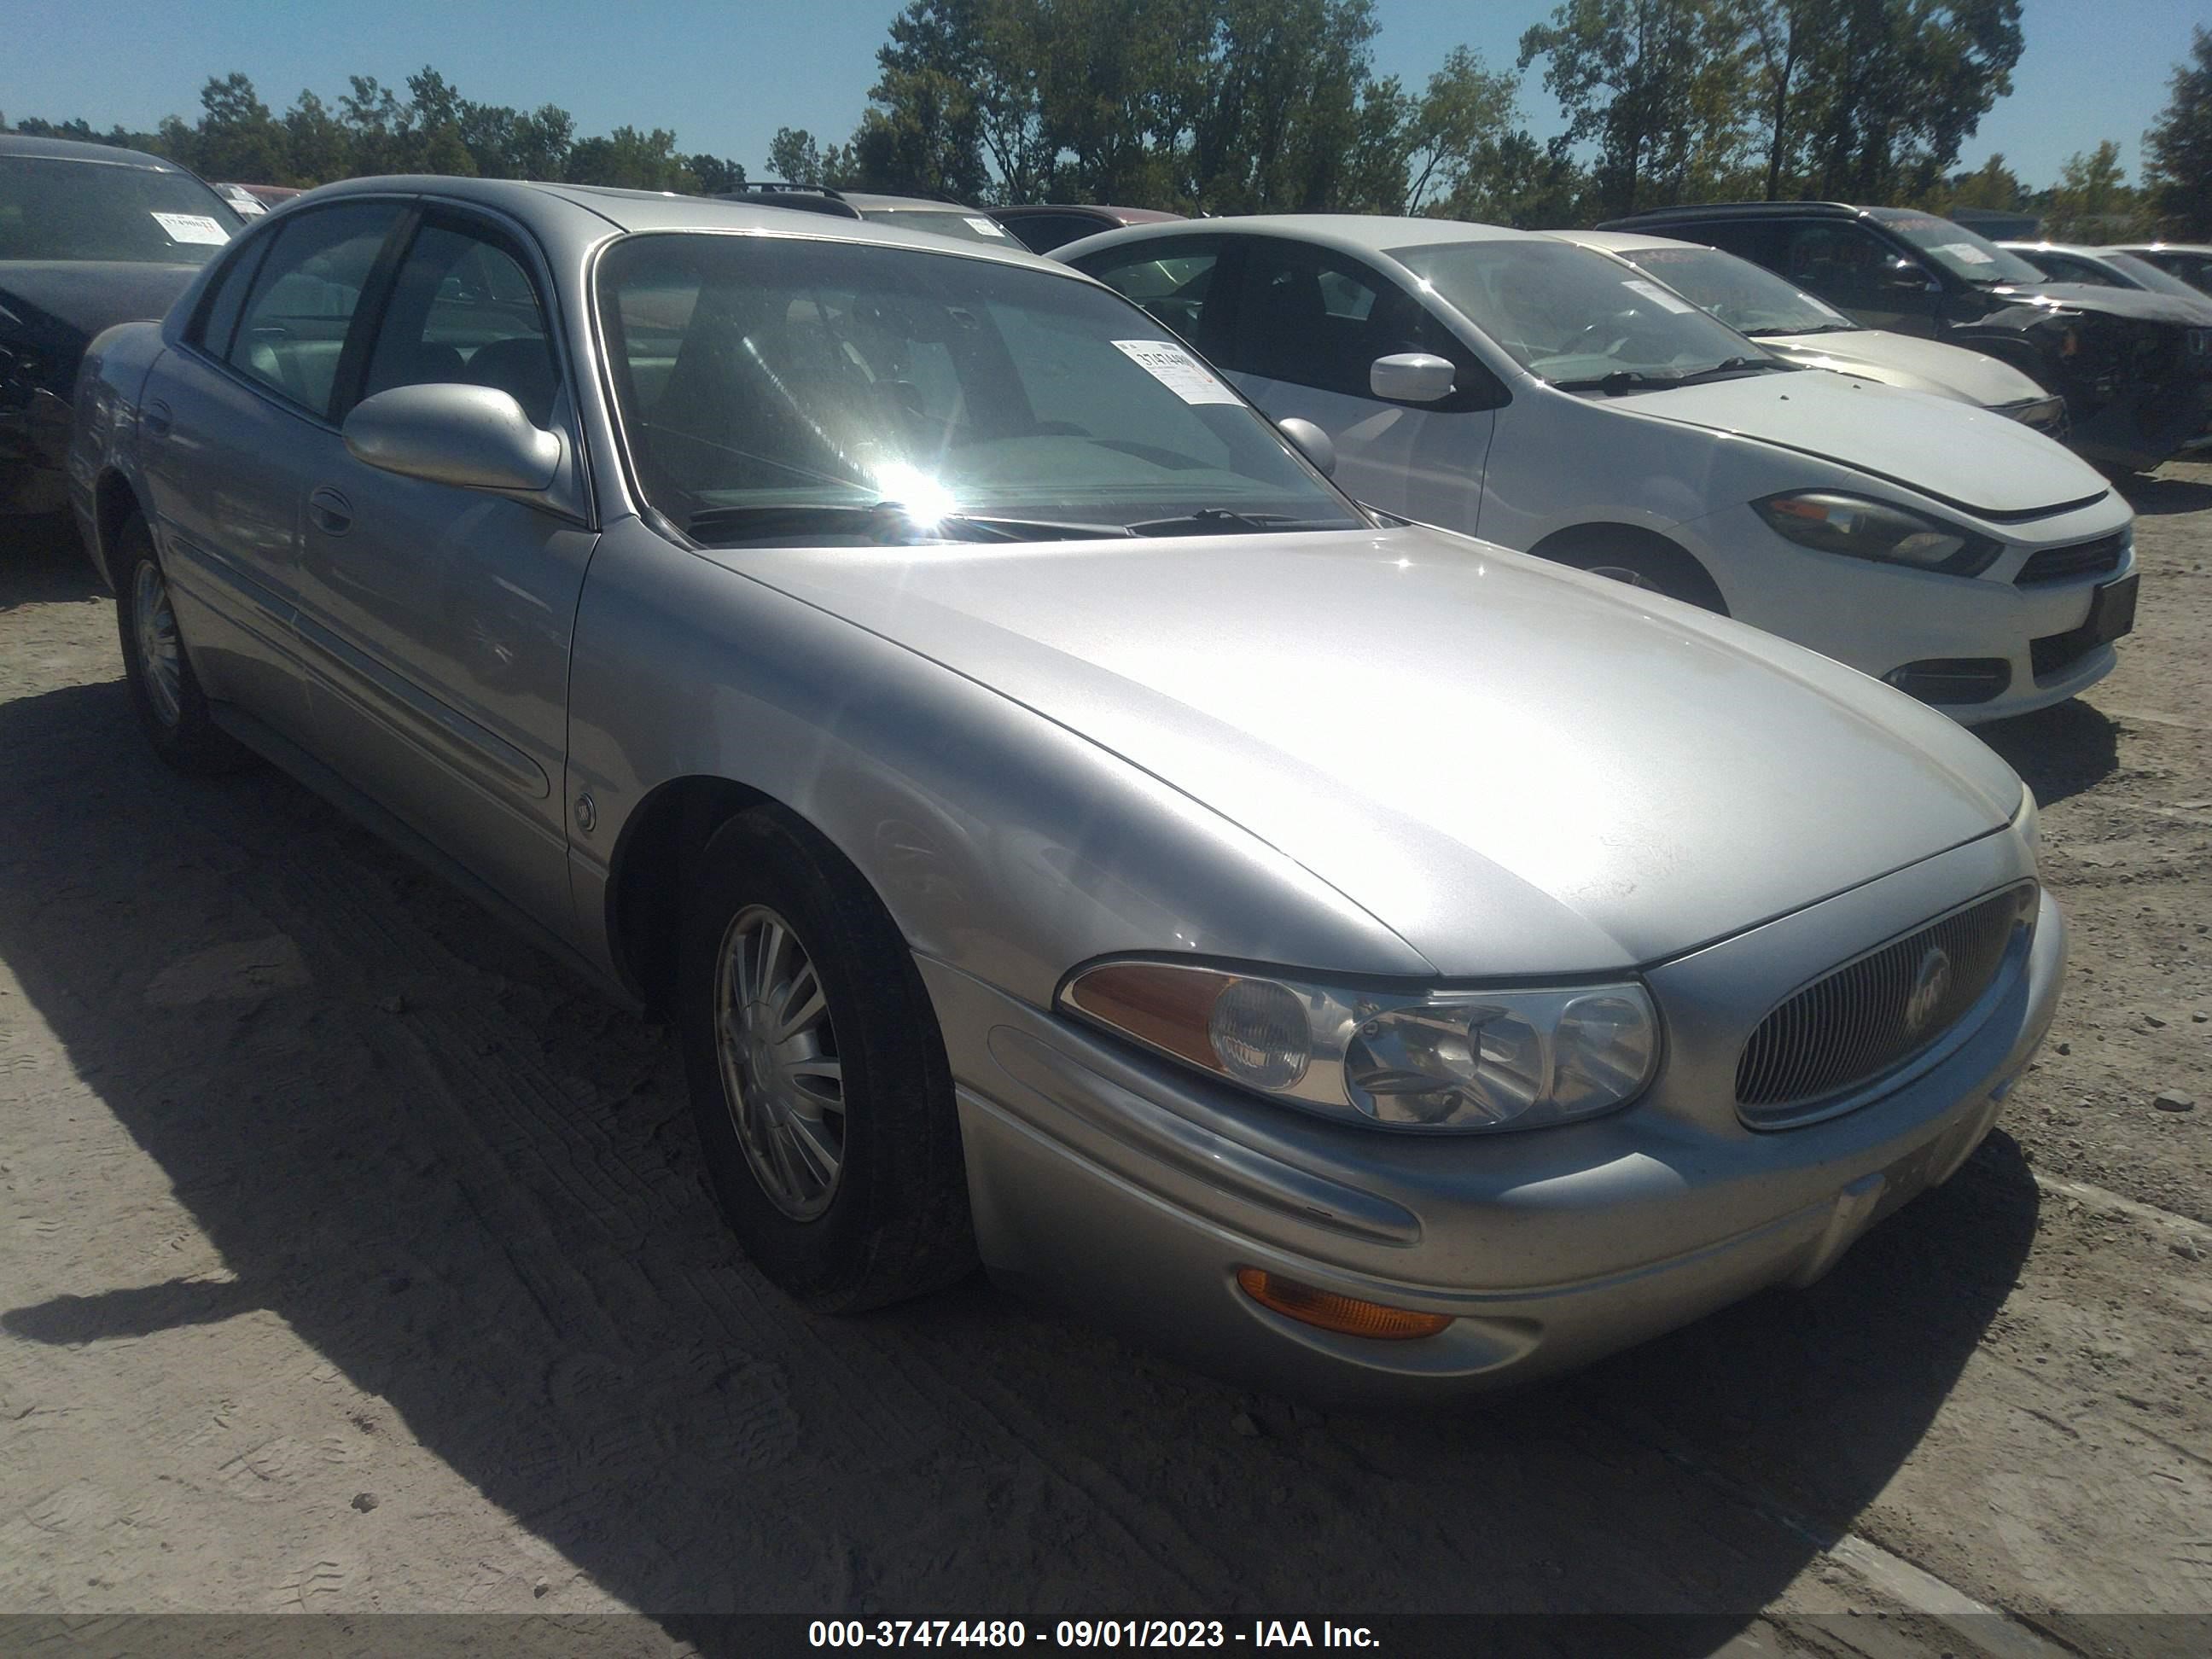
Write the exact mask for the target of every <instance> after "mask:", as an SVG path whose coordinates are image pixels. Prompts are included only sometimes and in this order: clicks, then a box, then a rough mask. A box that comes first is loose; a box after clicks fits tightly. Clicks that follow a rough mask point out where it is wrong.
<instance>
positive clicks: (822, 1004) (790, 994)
mask: <svg viewBox="0 0 2212 1659" xmlns="http://www.w3.org/2000/svg"><path fill="white" fill-rule="evenodd" d="M714 1044H715V1049H716V1052H717V1055H718V1057H719V1059H720V1062H721V1071H722V1100H723V1103H724V1104H725V1105H726V1106H727V1107H728V1108H729V1112H730V1122H731V1124H732V1127H735V1129H736V1130H737V1132H738V1145H739V1146H743V1147H744V1149H745V1162H746V1163H747V1164H750V1165H751V1166H752V1172H753V1178H754V1179H755V1180H756V1181H757V1182H760V1187H761V1190H762V1191H763V1192H764V1193H766V1194H768V1196H769V1201H770V1202H771V1203H773V1204H774V1205H775V1206H776V1208H778V1209H779V1210H781V1211H782V1212H784V1213H785V1214H786V1215H787V1216H789V1217H791V1218H792V1219H793V1220H794V1221H811V1220H812V1219H813V1218H815V1217H816V1216H818V1215H820V1214H821V1213H822V1212H823V1211H824V1210H826V1209H828V1208H829V1200H831V1199H832V1198H834V1197H835V1196H836V1192H837V1177H838V1174H839V1172H840V1171H841V1170H842V1169H843V1167H844V1162H845V1070H844V1066H843V1063H842V1061H841V1060H839V1059H838V1057H837V1035H836V1029H835V1028H834V1027H833V1026H832V1025H831V1024H830V1020H829V1004H828V1003H827V1002H826V1001H825V1000H823V994H822V981H821V980H820V978H819V977H818V976H817V975H816V973H815V971H814V963H813V960H812V958H811V957H809V956H808V955H807V953H806V948H805V945H801V944H800V943H799V936H798V934H796V933H793V931H792V928H791V924H790V923H789V922H787V921H785V920H784V919H783V918H782V917H781V916H780V915H777V914H776V913H775V911H773V910H771V909H769V908H768V907H767V906H766V905H762V904H750V905H747V906H746V907H745V908H744V909H742V910H740V911H738V914H737V915H735V916H733V917H732V918H731V920H730V925H729V927H727V928H726V930H725V931H724V932H723V934H722V948H721V952H720V956H719V957H718V958H717V960H716V965H715V969H714Z"/></svg>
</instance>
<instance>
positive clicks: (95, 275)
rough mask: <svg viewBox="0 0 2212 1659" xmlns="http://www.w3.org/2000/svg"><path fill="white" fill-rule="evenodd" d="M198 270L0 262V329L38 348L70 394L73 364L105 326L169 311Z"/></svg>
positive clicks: (62, 388) (101, 263) (53, 261)
mask: <svg viewBox="0 0 2212 1659" xmlns="http://www.w3.org/2000/svg"><path fill="white" fill-rule="evenodd" d="M199 273H200V268H199V267H198V266H197V265H166V264H135V263H124V262H106V261H95V260H87V259H51V260H49V259H11V260H5V261H0V330H4V331H6V332H7V333H8V334H9V335H12V336H14V337H16V338H19V339H21V340H24V341H26V342H27V343H29V344H31V345H33V346H34V347H36V348H37V349H38V350H39V352H40V355H41V356H43V357H45V358H46V359H47V360H48V361H49V362H50V363H51V364H52V373H53V374H56V375H58V376H59V377H60V378H59V380H58V383H56V384H53V385H52V386H50V388H49V389H50V390H52V391H53V392H58V393H59V394H60V395H62V396H63V397H64V398H65V397H67V396H69V394H70V391H71V389H72V386H73V384H74V381H75V379H76V363H77V359H78V358H79V357H81V356H82V355H83V354H84V348H85V345H86V343H88V341H90V340H91V338H92V337H93V336H94V335H95V334H97V333H99V332H100V331H101V330H102V329H105V328H109V327H112V325H115V324H117V323H133V322H139V321H143V320H147V319H153V318H157V317H164V316H167V314H168V310H169V307H171V306H172V305H173V304H174V303H175V302H176V298H177V296H178V295H179V294H182V293H183V292H184V291H185V289H186V288H187V287H189V286H190V285H191V281H192V279H193V278H194V277H195V276H198V275H199Z"/></svg>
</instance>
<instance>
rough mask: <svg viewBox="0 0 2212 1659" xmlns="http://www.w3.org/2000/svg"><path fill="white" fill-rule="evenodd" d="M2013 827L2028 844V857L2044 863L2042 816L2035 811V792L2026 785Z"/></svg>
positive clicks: (2023, 786) (2022, 789)
mask: <svg viewBox="0 0 2212 1659" xmlns="http://www.w3.org/2000/svg"><path fill="white" fill-rule="evenodd" d="M2012 827H2013V828H2014V829H2016V830H2018V831H2019V832H2020V838H2021V840H2022V841H2024V842H2027V851H2028V855H2029V856H2030V857H2032V858H2033V859H2034V860H2035V861H2036V862H2037V863H2038V864H2040V863H2042V862H2043V823H2042V819H2041V815H2040V814H2039V813H2038V812H2037V811H2036V810H2035V791H2034V790H2033V789H2030V788H2028V787H2027V786H2026V785H2025V784H2023V785H2021V791H2020V811H2018V812H2017V813H2015V815H2014V817H2013V821H2012Z"/></svg>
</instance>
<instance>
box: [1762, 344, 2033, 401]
mask: <svg viewBox="0 0 2212 1659" xmlns="http://www.w3.org/2000/svg"><path fill="white" fill-rule="evenodd" d="M1757 338H1758V341H1759V344H1761V345H1763V346H1765V348H1766V349H1768V350H1769V351H1771V352H1775V353H1777V354H1778V355H1779V356H1784V357H1787V358H1789V359H1790V362H1793V363H1796V364H1799V365H1801V366H1802V367H1803V368H1826V369H1832V370H1834V371H1835V372H1836V373H1838V374H1856V375H1858V376H1860V377H1862V378H1863V379H1867V380H1879V381H1881V383H1882V384H1883V385H1884V386H1903V387H1905V389H1906V390H1908V391H1911V392H1929V393H1931V394H1932V395H1934V396H1936V397H1939V398H1954V399H1956V400H1957V401H1959V402H1960V403H1969V404H1978V405H1979V406H1980V407H1982V408H1984V409H1994V408H2000V407H2002V405H2004V404H2018V403H2027V402H2029V401H2030V400H2032V399H2034V398H2045V397H2048V396H2049V395H2050V394H2049V393H2048V392H2045V391H2044V389H2043V388H2042V387H2041V386H2038V385H2037V384H2036V383H2035V382H2034V381H2033V380H2030V379H2029V378H2028V377H2027V375H2025V374H2021V372H2020V371H2019V370H2018V369H2016V368H2013V367H2012V365H2011V364H2009V363H2001V362H1998V361H1997V360H1996V358H1994V357H1990V356H1984V354H1982V353H1981V352H1978V351H1968V350H1966V349H1964V348H1962V347H1960V346H1953V345H1945V344H1943V343H1942V342H1941V341H1939V340H1923V339H1919V338H1917V337H1915V336H1913V335H1910V334H1892V333H1890V332H1888V331H1887V330H1885V329H1879V328H1853V329H1838V330H1836V331H1833V332H1832V333H1819V334H1762V335H1759V336H1758V337H1757Z"/></svg>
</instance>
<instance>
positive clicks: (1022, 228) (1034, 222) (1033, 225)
mask: <svg viewBox="0 0 2212 1659" xmlns="http://www.w3.org/2000/svg"><path fill="white" fill-rule="evenodd" d="M1006 228H1007V229H1008V230H1011V231H1012V232H1013V233H1014V234H1015V235H1017V236H1018V237H1020V238H1021V239H1022V244H1023V246H1025V247H1027V248H1028V249H1029V250H1030V252H1033V253H1049V252H1052V250H1053V249H1054V248H1056V247H1063V246H1066V244H1068V243H1070V242H1073V241H1074V240H1077V239H1078V238H1079V237H1084V236H1095V235H1097V234H1098V233H1099V232H1100V231H1102V230H1111V229H1112V228H1113V226H1112V225H1110V224H1108V223H1105V222H1102V221H1100V220H1097V219H1088V218H1085V216H1083V215H1081V214H1079V213H1024V214H1023V215H1021V216H1019V217H1018V218H1014V219H1009V220H1007V221H1006Z"/></svg>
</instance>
